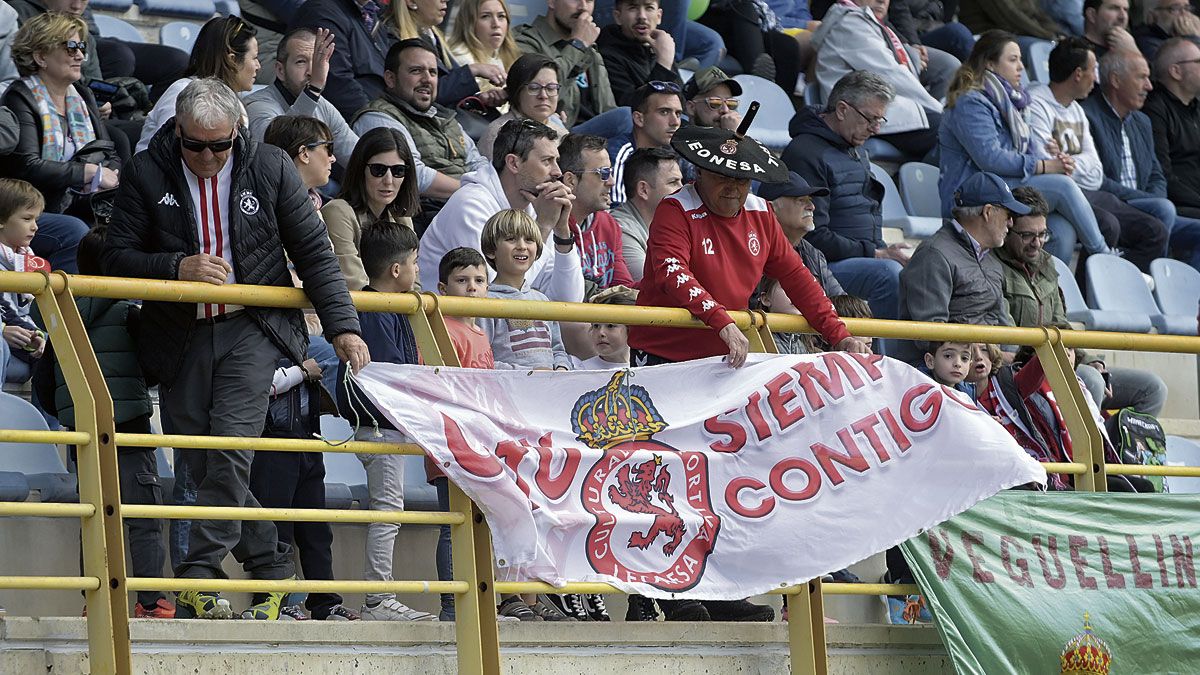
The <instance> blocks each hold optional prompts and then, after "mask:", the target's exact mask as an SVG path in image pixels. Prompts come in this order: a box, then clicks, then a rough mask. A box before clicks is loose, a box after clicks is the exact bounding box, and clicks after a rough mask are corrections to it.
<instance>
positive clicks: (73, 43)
mask: <svg viewBox="0 0 1200 675" xmlns="http://www.w3.org/2000/svg"><path fill="white" fill-rule="evenodd" d="M62 46H63V49H66V50H67V52H68V53H69V52H73V51H76V50H78V51H79V53H80V54H84V55H87V49H88V47H87V42H86V41H84V40H67V41H66V42H64V43H62Z"/></svg>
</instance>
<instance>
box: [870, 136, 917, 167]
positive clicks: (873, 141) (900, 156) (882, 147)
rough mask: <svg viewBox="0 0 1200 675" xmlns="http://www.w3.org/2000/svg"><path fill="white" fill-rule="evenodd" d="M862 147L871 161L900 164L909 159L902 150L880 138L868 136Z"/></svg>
mask: <svg viewBox="0 0 1200 675" xmlns="http://www.w3.org/2000/svg"><path fill="white" fill-rule="evenodd" d="M863 148H865V149H866V151H867V156H868V157H870V158H871V161H872V162H889V163H892V164H900V163H901V162H904V161H905V160H907V159H909V158H908V157H906V156H905V155H904V153H903V152H900V149H899V148H897V147H896V146H894V145H892V144H891V143H888V142H887V141H885V140H883V139H882V138H868V139H867V142H866V143H864V144H863Z"/></svg>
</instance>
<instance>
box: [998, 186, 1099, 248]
mask: <svg viewBox="0 0 1200 675" xmlns="http://www.w3.org/2000/svg"><path fill="white" fill-rule="evenodd" d="M1004 182H1006V183H1008V185H1009V187H1018V186H1020V185H1028V186H1029V187H1032V188H1036V189H1037V190H1038V191H1039V192H1041V193H1042V196H1043V197H1045V198H1046V202H1047V203H1048V204H1049V205H1050V210H1051V212H1052V213H1058V214H1059V215H1061V216H1062V217H1064V218H1066V219H1067V222H1069V223H1071V225H1072V226H1073V227H1074V230H1075V236H1076V238H1077V239H1078V240H1079V243H1080V244H1081V245H1082V246H1083V250H1084V251H1085V252H1086V253H1105V252H1107V251H1108V244H1106V243H1105V242H1104V236H1103V235H1102V234H1101V233H1100V226H1099V225H1098V224H1097V223H1096V215H1095V214H1094V213H1092V206H1091V204H1088V201H1087V199H1086V198H1085V197H1084V196H1083V191H1082V190H1080V189H1079V186H1078V185H1076V184H1075V181H1073V180H1071V177H1070V176H1065V175H1063V174H1041V175H1038V176H1030V177H1029V178H1026V179H1021V178H1005V179H1004ZM1051 234H1052V235H1053V231H1052V232H1051ZM1052 254H1053V253H1052ZM1055 257H1061V256H1057V255H1056V256H1055ZM1063 259H1064V260H1070V253H1068V254H1067V257H1066V258H1063Z"/></svg>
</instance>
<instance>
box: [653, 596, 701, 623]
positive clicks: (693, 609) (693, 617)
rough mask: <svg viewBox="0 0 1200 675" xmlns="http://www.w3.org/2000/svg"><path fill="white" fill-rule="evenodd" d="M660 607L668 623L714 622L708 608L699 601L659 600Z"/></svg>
mask: <svg viewBox="0 0 1200 675" xmlns="http://www.w3.org/2000/svg"><path fill="white" fill-rule="evenodd" d="M658 606H659V607H662V611H663V618H664V619H665V620H667V621H712V616H710V615H709V613H708V608H707V607H705V606H704V605H702V604H700V601H699V600H659V601H658Z"/></svg>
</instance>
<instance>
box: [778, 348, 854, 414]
mask: <svg viewBox="0 0 1200 675" xmlns="http://www.w3.org/2000/svg"><path fill="white" fill-rule="evenodd" d="M838 355H839V354H838V353H835V352H826V353H824V354H822V355H821V360H822V361H824V363H825V368H826V370H827V371H828V372H821V370H819V369H818V368H817V364H816V363H808V362H806V363H797V364H796V365H794V366H792V370H794V371H796V373H798V374H799V375H800V378H799V379H798V380H797V383H798V384H799V385H800V388H801V389H803V390H804V397H805V399H806V400H807V401H808V406H809V408H811V409H812V411H813V412H816V411H818V410H821V409H822V408H824V407H825V405H826V403H836V402H837V401H840V400H841V399H842V398H844V397H845V396H846V385H845V383H844V382H843V381H842V375H843V374H844V375H846V377H847V378H848V379H850V387H851V388H852V389H861V388H862V387H863V386H865V385H864V383H863V379H862V376H860V375H859V374H858V372H857V371H856V370H855V369H854V367H853V366H851V365H850V362H849V361H846V360H845V359H840V358H836V357H837V356H838ZM831 357H834V358H831Z"/></svg>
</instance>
